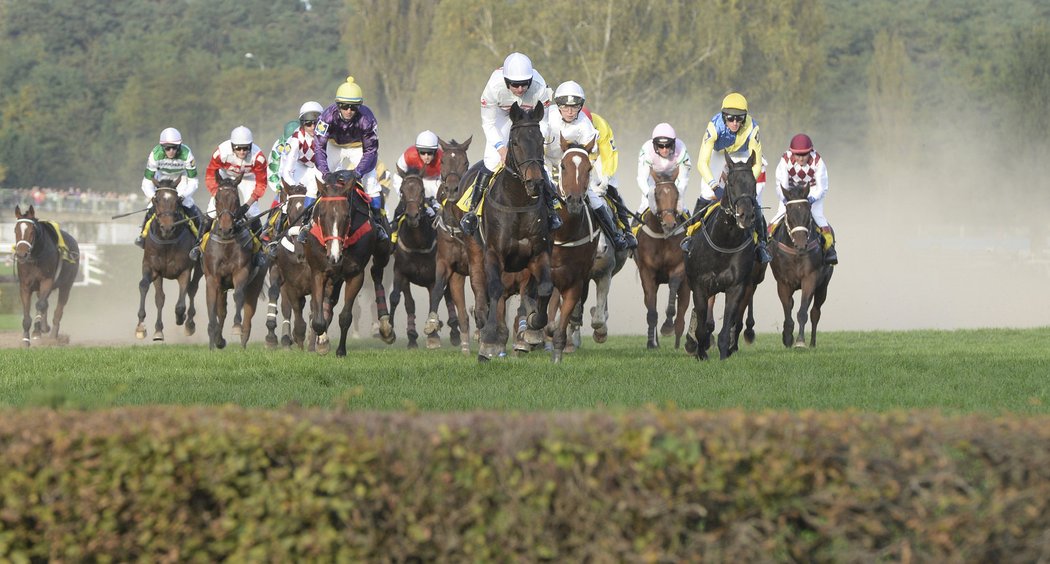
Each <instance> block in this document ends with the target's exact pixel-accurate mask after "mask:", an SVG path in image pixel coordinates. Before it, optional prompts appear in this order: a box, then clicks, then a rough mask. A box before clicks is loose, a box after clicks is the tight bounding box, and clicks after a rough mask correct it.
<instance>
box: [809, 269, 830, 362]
mask: <svg viewBox="0 0 1050 564" xmlns="http://www.w3.org/2000/svg"><path fill="white" fill-rule="evenodd" d="M829 281H830V280H829V279H828V278H825V279H824V281H823V283H822V284H820V285H819V286H817V291H816V292H814V294H813V309H811V310H810V312H809V317H810V320H811V321H812V325H811V327H810V329H809V346H811V347H816V346H817V322H819V321H820V308H821V306H823V305H824V300H826V299H828V282H829Z"/></svg>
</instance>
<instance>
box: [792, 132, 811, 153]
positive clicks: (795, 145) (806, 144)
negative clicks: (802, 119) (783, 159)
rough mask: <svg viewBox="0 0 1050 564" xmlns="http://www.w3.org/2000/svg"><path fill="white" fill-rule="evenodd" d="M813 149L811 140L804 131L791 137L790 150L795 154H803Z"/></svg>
mask: <svg viewBox="0 0 1050 564" xmlns="http://www.w3.org/2000/svg"><path fill="white" fill-rule="evenodd" d="M812 150H813V140H812V139H810V138H809V135H806V134H805V133H799V134H798V135H796V136H794V137H792V138H791V152H792V153H795V154H796V155H805V154H807V153H809V152H810V151H812Z"/></svg>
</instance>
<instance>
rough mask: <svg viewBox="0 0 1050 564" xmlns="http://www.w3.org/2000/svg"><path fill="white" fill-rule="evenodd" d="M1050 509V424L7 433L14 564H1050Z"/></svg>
mask: <svg viewBox="0 0 1050 564" xmlns="http://www.w3.org/2000/svg"><path fill="white" fill-rule="evenodd" d="M1048 505H1050V418H1048V417H1028V418H1015V417H999V418H992V417H988V416H951V417H948V416H943V415H939V414H936V413H928V412H924V413H891V414H880V415H873V414H859V413H822V412H801V413H779V412H777V413H758V414H756V413H746V412H742V411H727V412H679V411H674V410H667V411H650V412H632V413H620V414H615V415H609V414H603V413H582V414H503V413H478V414H461V415H449V414H429V413H427V414H417V413H394V414H391V413H346V412H330V411H328V412H322V411H300V410H287V411H280V412H276V411H258V410H246V409H240V408H177V407H149V408H135V409H120V410H110V411H99V412H77V411H51V410H28V411H6V412H3V413H0V557H2V558H3V559H4V560H14V561H19V560H21V561H26V560H37V561H39V560H44V559H53V560H95V559H99V560H108V559H113V560H149V561H157V560H197V561H215V560H218V559H222V558H234V559H237V560H252V561H257V560H279V561H288V560H293V559H294V560H301V559H307V560H314V559H323V560H333V559H334V560H339V561H350V560H353V561H356V560H363V559H367V560H376V559H383V560H400V561H403V560H434V559H441V560H457V561H459V560H471V561H477V560H500V561H504V560H559V561H566V560H568V561H580V560H584V559H593V560H597V561H609V560H646V561H660V560H663V561H666V560H699V559H715V560H732V561H762V560H770V559H776V560H806V561H831V560H835V561H870V560H875V559H892V560H902V561H910V560H919V561H960V560H965V561H988V562H1001V561H1004V560H1007V561H1010V560H1015V561H1040V560H1041V561H1046V559H1047V558H1050V507H1048Z"/></svg>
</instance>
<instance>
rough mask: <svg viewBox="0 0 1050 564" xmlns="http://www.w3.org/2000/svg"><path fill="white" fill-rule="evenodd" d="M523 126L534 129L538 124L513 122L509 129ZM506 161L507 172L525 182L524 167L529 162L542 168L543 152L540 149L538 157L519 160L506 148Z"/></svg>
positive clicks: (537, 127) (512, 129)
mask: <svg viewBox="0 0 1050 564" xmlns="http://www.w3.org/2000/svg"><path fill="white" fill-rule="evenodd" d="M523 127H535V128H536V129H539V127H540V124H538V123H531V122H529V123H515V124H514V125H511V126H510V129H511V131H514V130H515V129H520V128H523ZM506 163H507V166H506V169H507V172H509V173H510V174H511V176H513V177H515V178H517V179H518V180H520V181H522V182H525V167H526V166H528V165H529V163H536V164H537V165H539V167H540V168H541V169H542V168H543V152H542V151H540V156H539V157H536V158H531V159H525V160H523V161H521V162H519V161H518V159H517V158H516V157H515V156H514V153H513V152H511V151H510V150H508V151H507V160H506Z"/></svg>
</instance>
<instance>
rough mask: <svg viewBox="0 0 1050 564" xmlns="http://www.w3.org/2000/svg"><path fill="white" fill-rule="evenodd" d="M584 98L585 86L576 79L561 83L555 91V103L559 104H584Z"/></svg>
mask: <svg viewBox="0 0 1050 564" xmlns="http://www.w3.org/2000/svg"><path fill="white" fill-rule="evenodd" d="M584 100H585V97H584V95H583V87H582V86H580V85H579V84H578V83H577V82H576V81H575V80H570V81H568V82H563V83H561V84H560V85H559V86H558V89H557V90H556V91H555V92H554V103H555V104H558V105H559V106H582V105H583V102H584Z"/></svg>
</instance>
